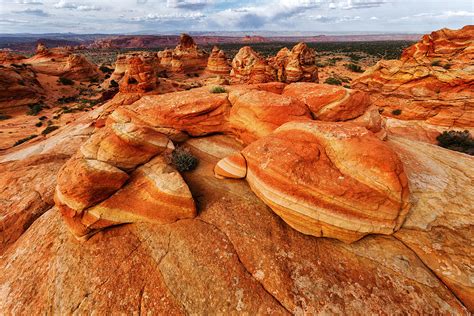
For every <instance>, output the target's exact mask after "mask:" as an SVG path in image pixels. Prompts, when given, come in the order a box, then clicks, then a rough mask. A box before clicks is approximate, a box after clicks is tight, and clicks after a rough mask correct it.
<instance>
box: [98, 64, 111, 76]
mask: <svg viewBox="0 0 474 316" xmlns="http://www.w3.org/2000/svg"><path fill="white" fill-rule="evenodd" d="M99 70H100V71H102V72H103V73H104V74H111V73H112V72H113V71H114V70H113V69H111V68H109V67H107V66H100V67H99Z"/></svg>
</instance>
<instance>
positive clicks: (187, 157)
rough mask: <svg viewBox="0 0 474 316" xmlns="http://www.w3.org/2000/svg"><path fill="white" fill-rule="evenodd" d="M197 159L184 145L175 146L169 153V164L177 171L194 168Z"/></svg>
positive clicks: (197, 161)
mask: <svg viewBox="0 0 474 316" xmlns="http://www.w3.org/2000/svg"><path fill="white" fill-rule="evenodd" d="M198 163H199V160H198V159H197V158H196V157H194V155H193V154H192V153H191V152H190V151H189V149H187V148H185V147H177V148H176V149H175V150H174V151H173V153H172V154H171V164H172V165H173V166H174V167H175V168H176V169H177V170H178V171H179V172H186V171H191V170H194V169H196V167H197V165H198Z"/></svg>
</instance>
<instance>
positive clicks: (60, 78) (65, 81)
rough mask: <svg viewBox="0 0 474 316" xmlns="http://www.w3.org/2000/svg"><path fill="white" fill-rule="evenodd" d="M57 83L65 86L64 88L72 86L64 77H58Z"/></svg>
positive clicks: (70, 81) (72, 82)
mask: <svg viewBox="0 0 474 316" xmlns="http://www.w3.org/2000/svg"><path fill="white" fill-rule="evenodd" d="M58 82H59V83H60V84H62V85H65V86H72V85H74V81H73V80H71V79H68V78H64V77H59V79H58Z"/></svg>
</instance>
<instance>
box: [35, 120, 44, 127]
mask: <svg viewBox="0 0 474 316" xmlns="http://www.w3.org/2000/svg"><path fill="white" fill-rule="evenodd" d="M35 126H36V127H41V126H43V122H41V121H39V122H38V123H36V124H35Z"/></svg>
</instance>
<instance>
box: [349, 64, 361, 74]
mask: <svg viewBox="0 0 474 316" xmlns="http://www.w3.org/2000/svg"><path fill="white" fill-rule="evenodd" d="M345 67H346V68H347V69H349V70H350V71H352V72H359V73H360V72H364V70H363V69H362V68H361V67H360V66H359V65H356V64H346V65H345Z"/></svg>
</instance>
